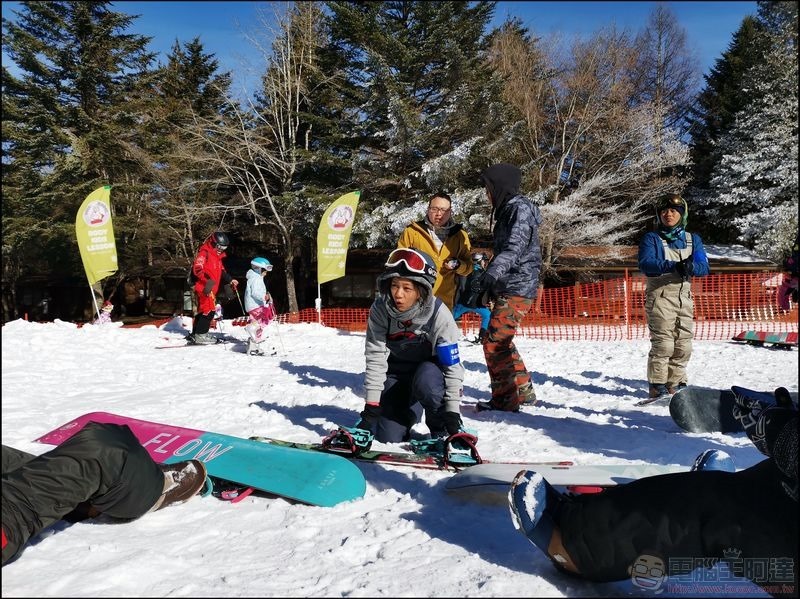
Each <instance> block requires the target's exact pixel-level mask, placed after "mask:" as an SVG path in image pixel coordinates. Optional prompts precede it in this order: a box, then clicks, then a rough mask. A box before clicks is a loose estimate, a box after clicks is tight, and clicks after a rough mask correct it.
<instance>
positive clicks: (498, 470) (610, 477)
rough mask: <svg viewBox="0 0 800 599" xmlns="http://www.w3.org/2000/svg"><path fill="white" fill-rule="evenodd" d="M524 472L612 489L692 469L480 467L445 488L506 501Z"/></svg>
mask: <svg viewBox="0 0 800 599" xmlns="http://www.w3.org/2000/svg"><path fill="white" fill-rule="evenodd" d="M521 470H533V471H534V472H538V473H539V474H541V475H542V476H543V477H544V478H545V480H547V482H549V483H550V484H551V485H553V486H554V487H576V486H587V487H610V486H614V485H621V484H625V483H629V482H631V481H633V480H636V479H638V478H644V477H646V476H656V475H659V474H672V473H675V472H687V471H688V470H689V466H677V465H676V466H664V465H661V464H609V465H596V466H581V465H567V466H545V465H542V464H530V465H526V464H477V465H475V466H470V467H469V468H465V469H464V470H462V471H461V472H458V473H456V474H455V475H453V476H452V477H451V478H450V479H449V480H448V481H447V484H446V485H445V489H447V491H448V492H450V493H453V494H457V495H461V496H463V497H465V498H469V499H472V498H474V499H478V500H488V501H505V500H506V496H507V494H508V489H509V487H510V486H511V482H512V481H513V480H514V477H515V476H516V475H517V473H518V472H520V471H521Z"/></svg>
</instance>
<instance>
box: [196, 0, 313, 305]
mask: <svg viewBox="0 0 800 599" xmlns="http://www.w3.org/2000/svg"><path fill="white" fill-rule="evenodd" d="M284 6H285V8H286V10H285V11H281V10H280V8H279V7H278V6H277V5H275V6H272V9H273V14H272V15H268V14H266V13H261V14H260V17H259V27H260V32H261V35H251V36H250V39H251V41H252V42H253V43H254V44H255V45H256V47H257V48H258V49H259V51H260V52H262V54H263V56H264V58H265V59H266V64H267V67H266V71H265V73H264V75H263V76H262V79H261V87H260V90H259V92H258V94H257V98H256V100H255V101H253V100H250V101H248V102H247V104H246V106H241V105H240V104H239V103H238V102H237V101H236V100H234V99H233V98H232V97H230V96H229V97H228V104H229V108H230V113H231V114H232V120H231V121H227V120H222V119H219V118H214V119H209V118H201V117H197V118H196V120H195V123H194V126H193V127H192V131H193V133H194V139H195V144H194V147H193V148H192V150H191V153H190V154H191V155H194V156H195V157H196V158H197V159H200V160H201V161H203V162H205V163H206V164H208V165H213V166H214V168H215V169H219V171H220V172H222V173H224V178H223V180H220V181H219V183H221V184H223V183H224V184H229V185H232V186H233V187H234V188H235V189H236V192H237V194H236V198H234V199H232V200H231V203H230V204H229V206H228V209H229V210H233V211H246V212H247V213H248V214H249V216H250V218H251V219H252V222H253V224H254V225H255V229H256V230H262V229H264V228H266V229H267V230H269V231H272V232H274V233H276V234H277V237H278V241H279V243H275V244H274V247H276V248H277V249H278V251H279V253H280V254H281V256H282V257H283V258H284V259H285V262H286V269H285V273H286V289H287V296H288V303H289V310H290V311H292V312H296V311H297V310H298V302H297V292H296V286H295V274H294V268H293V259H294V257H295V256H296V253H297V252H296V249H297V248H296V244H297V241H296V240H297V236H296V234H295V230H296V229H300V230H303V231H306V230H307V228H308V227H307V225H308V221H309V211H310V210H313V209H314V206H312V203H311V202H307V201H304V200H303V199H302V198H300V197H299V196H298V195H297V194H296V193H295V190H294V189H293V188H294V184H295V175H296V173H297V172H298V169H299V168H300V166H301V165H302V164H303V162H304V160H305V159H306V158H305V156H306V153H305V152H306V150H307V149H308V144H309V142H308V138H309V135H310V127H309V126H308V125H307V123H306V122H304V119H303V111H304V106H305V105H306V103H307V102H308V99H309V93H308V92H309V90H308V89H307V82H308V81H309V79H310V77H311V75H312V73H313V72H314V71H315V69H316V68H317V57H318V50H319V44H320V43H321V40H322V37H321V33H320V26H321V17H322V12H321V9H320V7H319V6H318V5H317V3H313V2H300V3H294V4H290V3H287V4H286V5H284ZM264 37H269V38H270V39H271V40H272V42H271V44H269V45H266V44H263V43H262V42H261V41H260V40H262V39H263V38H264Z"/></svg>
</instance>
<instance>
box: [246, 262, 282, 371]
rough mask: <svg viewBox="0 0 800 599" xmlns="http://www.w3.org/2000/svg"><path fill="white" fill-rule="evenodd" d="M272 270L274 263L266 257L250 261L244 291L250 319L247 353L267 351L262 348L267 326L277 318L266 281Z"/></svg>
mask: <svg viewBox="0 0 800 599" xmlns="http://www.w3.org/2000/svg"><path fill="white" fill-rule="evenodd" d="M270 272H272V264H271V263H270V261H269V260H267V259H266V258H261V257H256V258H253V259H252V260H251V261H250V270H248V271H247V287H246V288H245V292H244V309H245V310H246V311H247V314H248V316H249V320H250V322H249V323H248V325H247V326H246V327H245V330H246V331H247V334H248V335H249V337H250V338H249V339H248V340H247V353H249V354H250V355H253V356H263V355H264V354H265V353H266V352H264V350H263V349H261V344H262V343H263V342H264V340H265V339H266V332H265V329H266V326H267V325H268V324H269V323H270V322H271V321H272V320H273V319H274V318H275V308H274V305H273V303H272V296H270V294H269V291H267V285H266V282H265V281H264V279H265V277H266V276H267V274H268V273H270Z"/></svg>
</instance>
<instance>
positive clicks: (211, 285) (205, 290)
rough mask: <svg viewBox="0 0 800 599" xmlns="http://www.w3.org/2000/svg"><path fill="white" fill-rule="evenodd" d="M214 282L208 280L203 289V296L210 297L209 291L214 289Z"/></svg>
mask: <svg viewBox="0 0 800 599" xmlns="http://www.w3.org/2000/svg"><path fill="white" fill-rule="evenodd" d="M214 282H215V281H214V279H209V280H208V281H206V284H205V286H204V287H203V295H211V291H212V289H214Z"/></svg>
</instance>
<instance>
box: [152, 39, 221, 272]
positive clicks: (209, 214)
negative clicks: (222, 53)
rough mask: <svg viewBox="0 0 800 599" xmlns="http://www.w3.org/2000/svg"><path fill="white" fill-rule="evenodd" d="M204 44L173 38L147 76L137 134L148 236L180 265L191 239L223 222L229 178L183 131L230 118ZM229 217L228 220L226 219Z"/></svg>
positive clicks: (194, 243) (194, 242) (192, 246)
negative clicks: (224, 180) (145, 177)
mask: <svg viewBox="0 0 800 599" xmlns="http://www.w3.org/2000/svg"><path fill="white" fill-rule="evenodd" d="M218 70H219V61H218V60H217V59H216V58H215V57H214V56H213V55H212V54H208V53H206V52H205V50H204V48H203V44H202V43H201V42H200V39H199V38H194V39H192V40H190V41H188V42H185V43H184V44H181V43H180V42H179V41H178V40H176V41H175V43H174V44H173V46H172V50H171V52H170V53H169V55H168V56H167V61H166V64H164V65H161V66H160V67H159V68H158V70H157V72H156V73H155V75H154V77H153V80H152V94H151V96H150V106H149V108H148V110H147V112H146V114H145V115H143V116H144V121H143V122H144V126H143V127H142V135H141V136H140V138H139V139H138V140H137V141H138V143H139V146H140V148H141V149H142V153H141V155H140V160H141V163H142V166H143V167H144V168H147V170H148V174H149V176H150V180H151V185H150V187H149V189H148V192H147V194H148V204H149V206H150V208H151V212H152V216H153V221H154V225H155V227H156V228H157V230H156V231H154V235H152V236H150V237H151V243H155V244H157V246H158V248H157V251H156V252H155V253H156V254H157V255H160V256H161V257H162V259H163V260H165V261H168V260H169V259H170V258H173V259H175V260H178V261H179V262H181V263H182V265H184V266H185V265H186V263H187V261H188V260H191V259H192V258H193V256H194V253H195V251H196V249H197V247H198V246H199V245H200V243H202V241H203V240H204V239H205V238H206V237H207V236H208V235H209V234H210V233H211V232H212V231H213V230H215V229H218V228H221V227H222V226H223V224H224V218H225V214H226V209H225V207H226V205H227V204H228V203H229V201H230V197H231V196H232V195H234V193H235V189H234V188H233V187H232V186H225V185H220V184H219V183H218V181H217V179H218V178H219V176H220V175H219V169H217V171H216V172H214V170H213V169H211V170H210V169H209V166H208V165H207V164H204V165H202V166H200V165H198V163H197V161H196V160H195V155H194V151H193V148H192V147H191V146H192V139H193V135H192V133H191V131H190V129H192V128H193V127H194V126H195V125H196V123H197V121H198V120H201V119H222V120H225V119H231V118H232V116H231V106H230V104H229V101H228V93H229V89H230V86H231V75H230V73H229V72H225V73H219V72H218ZM229 224H230V223H229Z"/></svg>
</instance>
